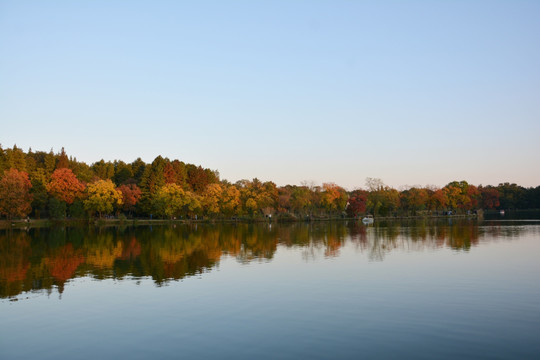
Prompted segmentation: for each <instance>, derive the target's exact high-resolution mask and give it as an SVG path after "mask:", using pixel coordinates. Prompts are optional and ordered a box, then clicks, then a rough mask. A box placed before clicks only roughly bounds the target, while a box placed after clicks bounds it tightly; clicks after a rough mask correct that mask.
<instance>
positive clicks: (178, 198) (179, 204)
mask: <svg viewBox="0 0 540 360" xmlns="http://www.w3.org/2000/svg"><path fill="white" fill-rule="evenodd" d="M190 200H191V199H189V196H188V195H187V194H186V192H185V191H184V189H182V188H181V187H180V186H178V185H176V184H166V185H163V186H162V187H160V188H159V189H158V191H157V192H156V194H155V195H154V198H153V204H154V209H155V211H156V214H158V215H161V216H165V217H169V218H173V217H174V216H178V215H180V214H181V213H182V211H183V210H184V207H185V206H188V205H189V203H190Z"/></svg>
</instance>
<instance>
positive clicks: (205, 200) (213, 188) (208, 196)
mask: <svg viewBox="0 0 540 360" xmlns="http://www.w3.org/2000/svg"><path fill="white" fill-rule="evenodd" d="M222 193H223V189H222V188H221V186H220V185H219V184H209V185H208V186H206V189H205V190H204V192H203V195H202V198H201V205H202V207H203V209H204V211H205V212H206V213H207V214H208V215H216V214H219V212H220V198H221V195H222Z"/></svg>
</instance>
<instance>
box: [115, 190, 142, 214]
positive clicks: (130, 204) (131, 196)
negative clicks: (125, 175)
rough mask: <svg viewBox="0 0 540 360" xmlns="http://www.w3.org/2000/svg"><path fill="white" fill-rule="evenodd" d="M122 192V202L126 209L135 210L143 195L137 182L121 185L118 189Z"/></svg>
mask: <svg viewBox="0 0 540 360" xmlns="http://www.w3.org/2000/svg"><path fill="white" fill-rule="evenodd" d="M117 190H118V191H120V192H121V193H122V204H123V209H124V210H125V211H129V212H131V211H133V210H134V209H135V205H136V204H137V202H138V201H139V199H140V198H141V195H142V191H141V189H140V188H139V187H138V186H137V185H135V184H125V185H121V186H119V187H118V189H117Z"/></svg>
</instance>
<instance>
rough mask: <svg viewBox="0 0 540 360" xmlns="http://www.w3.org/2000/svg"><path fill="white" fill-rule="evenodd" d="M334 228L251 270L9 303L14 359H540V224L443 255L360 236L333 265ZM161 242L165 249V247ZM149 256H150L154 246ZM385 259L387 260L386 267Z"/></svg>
mask: <svg viewBox="0 0 540 360" xmlns="http://www.w3.org/2000/svg"><path fill="white" fill-rule="evenodd" d="M330 228H331V226H328V228H326V229H325V226H321V227H320V229H319V230H321V233H325V232H326V237H321V238H320V239H319V240H317V241H312V242H308V243H307V244H305V245H303V246H300V245H290V244H289V245H286V244H285V243H280V244H278V245H277V246H276V248H275V250H274V252H273V253H272V257H271V259H268V258H266V257H264V256H263V257H262V258H261V257H255V258H254V259H253V260H252V261H243V260H242V261H239V259H238V253H237V254H229V255H225V256H221V257H220V258H219V261H218V262H217V263H216V264H215V265H213V266H211V267H209V268H205V269H204V270H203V271H202V272H199V273H196V274H192V275H189V276H186V277H184V278H182V279H180V280H178V281H171V280H169V281H164V282H156V280H155V275H152V276H148V275H142V276H132V275H125V276H123V277H118V278H105V279H102V280H98V279H95V278H91V277H89V276H84V272H83V273H81V274H80V275H81V276H82V277H77V278H72V279H70V280H68V281H67V282H66V283H65V284H64V290H63V292H62V294H61V295H60V294H59V293H58V292H57V291H52V293H51V294H50V295H49V296H45V293H43V292H42V293H40V294H39V293H38V294H34V293H28V292H26V293H22V294H19V295H18V296H17V298H18V299H20V300H19V301H16V302H11V301H9V300H8V299H3V300H1V301H0V308H1V309H0V310H1V311H0V324H1V325H0V345H2V346H1V347H0V357H2V358H10V359H11V358H16V357H17V356H20V357H21V358H28V357H37V356H39V357H40V358H52V357H63V358H66V357H69V358H88V357H95V356H99V357H103V358H106V359H107V358H118V357H125V356H129V357H132V358H148V357H174V356H177V355H178V354H182V355H183V356H186V357H189V358H198V357H219V358H223V357H233V356H234V357H238V358H253V357H258V358H275V357H276V356H278V355H279V354H281V355H284V357H290V358H297V357H319V358H343V357H357V356H358V354H363V355H364V356H366V357H396V356H399V357H414V358H422V357H424V358H433V357H442V358H456V357H481V356H485V357H488V358H491V357H497V356H500V357H503V358H510V357H513V358H515V357H525V358H531V356H532V355H533V354H538V353H539V351H540V345H538V343H537V341H536V335H535V334H537V333H538V331H539V330H540V305H539V304H538V301H537V300H538V299H539V298H540V285H539V284H538V281H537V274H538V273H539V270H540V265H539V264H538V262H537V259H536V257H537V254H538V253H539V250H540V242H539V241H538V240H539V239H540V236H539V234H540V227H539V226H536V225H533V226H527V225H524V226H521V225H520V226H512V227H507V228H505V227H504V226H498V225H497V226H492V225H488V226H484V227H481V228H477V229H476V230H474V231H473V232H472V233H473V234H477V235H478V236H477V237H476V240H474V241H473V242H474V245H472V246H470V247H467V248H466V249H467V251H463V249H461V250H460V249H456V248H454V247H452V244H451V243H450V242H448V243H446V242H445V243H443V244H442V245H441V243H440V239H438V238H437V236H434V237H433V238H432V237H431V236H426V237H425V238H423V240H412V238H411V237H409V236H408V235H407V234H408V233H409V232H411V229H407V228H405V229H403V228H401V229H399V231H397V232H393V231H390V232H389V234H391V236H386V235H388V233H386V235H385V236H377V234H378V232H380V231H383V230H381V229H376V228H369V229H367V231H366V232H365V236H364V235H362V234H364V233H363V232H360V233H359V234H358V237H357V238H356V239H355V238H354V236H353V238H352V239H351V238H350V237H349V236H348V234H349V230H350V229H348V230H347V231H346V232H345V233H344V234H345V236H344V237H343V239H342V240H343V241H342V242H341V246H339V248H338V249H337V250H336V251H335V252H334V253H332V254H331V255H329V254H328V246H327V244H329V243H330V245H332V244H333V242H335V241H334V240H328V239H330V238H332V237H335V238H338V240H339V238H340V236H339V234H341V232H340V229H339V228H335V230H336V231H331V230H330ZM285 229H289V230H291V229H292V228H290V227H289V228H287V227H285ZM345 229H347V228H345ZM154 230H155V229H154ZM281 230H283V228H282V229H281ZM462 230H463V229H462ZM287 231H288V230H287ZM317 231H318V230H317ZM414 231H416V232H420V233H421V232H422V231H421V229H415V230H414ZM383 232H384V231H383ZM457 233H458V234H461V233H465V234H469V233H470V231H464V230H463V231H461V230H460V231H458V232H457ZM396 234H397V235H396ZM435 234H436V233H435ZM473 238H474V237H473ZM274 239H276V241H277V237H274ZM362 239H363V240H362ZM419 239H420V238H419ZM448 239H449V237H448V238H445V241H448ZM263 240H264V239H263ZM460 241H461V240H460ZM143 242H144V241H143ZM154 242H155V243H154ZM337 242H338V243H339V241H337ZM270 243H272V242H271V241H270ZM81 244H82V243H81ZM151 244H153V249H155V247H156V246H157V245H158V242H157V241H155V240H152V241H151ZM164 244H166V243H164ZM193 244H197V242H196V241H195V242H194V243H193ZM246 244H247V243H243V245H244V246H247V245H246ZM382 245H385V246H384V247H382ZM253 246H255V247H254V248H255V249H257V246H256V245H254V244H253ZM332 246H333V245H332ZM113 248H114V247H113ZM260 248H263V249H264V248H265V247H260ZM270 248H271V247H270ZM142 249H143V251H141V255H140V256H141V257H144V256H145V255H144V249H145V245H144V243H142ZM374 249H376V250H374ZM36 251H37V250H36ZM209 251H210V253H212V249H210V250H209ZM374 251H377V254H380V253H381V254H382V257H381V258H375V259H374V257H375V255H373V252H374ZM306 252H309V254H308V255H306ZM34 253H35V252H34ZM156 253H157V252H156ZM196 253H197V252H196V251H195V252H194V255H193V256H196ZM148 258H150V257H148ZM381 259H382V260H384V261H378V260H381ZM373 260H376V261H373ZM192 261H194V260H192ZM203 263H204V261H203ZM81 266H84V265H81ZM89 271H90V270H89ZM87 274H88V275H92V274H93V273H92V271H90V272H87ZM93 276H94V277H95V274H94V275H93ZM27 297H28V299H27ZM60 297H61V300H60ZM28 339H32V342H31V344H29V343H28Z"/></svg>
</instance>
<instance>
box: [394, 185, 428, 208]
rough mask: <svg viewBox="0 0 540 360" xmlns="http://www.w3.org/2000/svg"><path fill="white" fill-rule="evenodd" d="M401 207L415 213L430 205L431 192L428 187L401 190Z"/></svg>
mask: <svg viewBox="0 0 540 360" xmlns="http://www.w3.org/2000/svg"><path fill="white" fill-rule="evenodd" d="M400 197H401V207H402V209H403V210H406V211H410V212H411V213H412V215H415V214H416V212H417V211H421V210H425V209H426V208H427V207H428V201H429V194H428V191H427V190H426V189H422V188H417V187H412V188H410V189H408V190H404V191H402V192H401V196H400Z"/></svg>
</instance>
